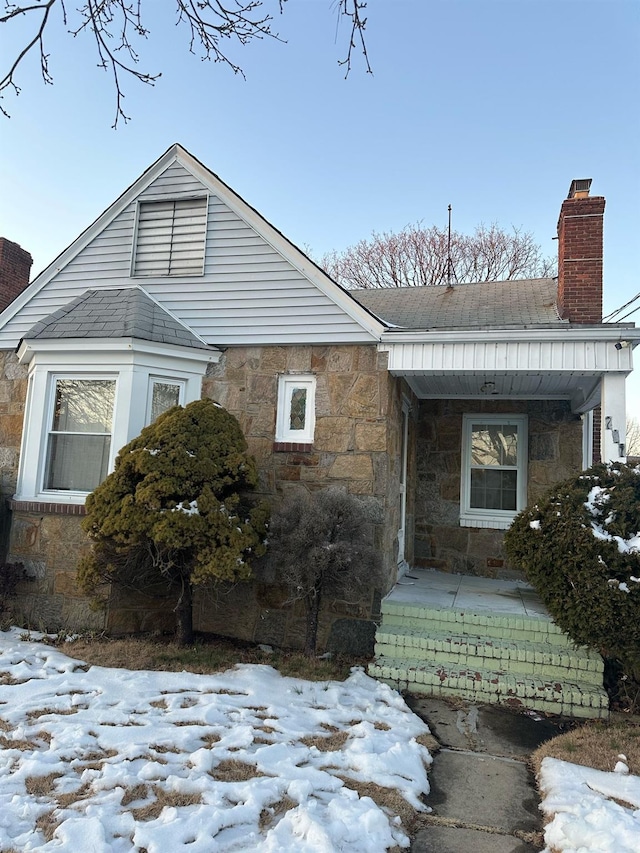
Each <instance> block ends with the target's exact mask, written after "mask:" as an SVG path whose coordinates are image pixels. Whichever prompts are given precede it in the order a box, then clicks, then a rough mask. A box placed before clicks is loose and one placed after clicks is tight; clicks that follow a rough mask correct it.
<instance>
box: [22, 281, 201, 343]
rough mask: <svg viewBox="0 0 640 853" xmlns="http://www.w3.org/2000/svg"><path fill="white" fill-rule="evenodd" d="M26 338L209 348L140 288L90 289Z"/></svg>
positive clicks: (42, 321) (41, 322) (37, 326)
mask: <svg viewBox="0 0 640 853" xmlns="http://www.w3.org/2000/svg"><path fill="white" fill-rule="evenodd" d="M25 338H26V339H27V340H31V339H34V338H137V339H138V340H143V341H154V342H155V343H164V344H173V345H178V346H184V347H194V348H197V349H209V347H208V345H207V344H205V343H203V342H202V341H201V340H200V339H199V338H198V337H196V335H194V334H193V333H192V332H190V331H189V329H187V328H186V327H185V326H183V325H182V324H181V323H179V322H178V321H177V320H176V319H175V318H174V317H172V316H171V315H170V314H168V313H167V312H166V311H165V310H164V309H163V308H161V307H160V306H159V305H158V304H157V303H155V302H154V301H153V300H152V299H151V298H150V297H149V295H148V294H147V293H145V292H144V291H143V290H142V288H140V287H124V288H113V289H104V290H87V291H85V292H84V293H83V294H82V296H78V297H77V298H76V299H74V300H73V301H72V302H69V303H68V304H67V305H65V306H64V307H63V308H60V309H58V310H57V311H54V312H53V313H52V314H50V315H49V316H48V317H45V318H44V320H41V321H40V322H38V323H36V324H35V325H34V326H33V327H32V328H31V329H30V330H29V332H27V334H26V335H25Z"/></svg>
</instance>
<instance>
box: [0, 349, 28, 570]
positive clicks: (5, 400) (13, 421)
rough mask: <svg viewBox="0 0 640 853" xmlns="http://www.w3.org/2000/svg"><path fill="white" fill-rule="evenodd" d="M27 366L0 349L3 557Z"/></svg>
mask: <svg viewBox="0 0 640 853" xmlns="http://www.w3.org/2000/svg"><path fill="white" fill-rule="evenodd" d="M26 397H27V369H26V367H23V366H22V365H21V364H18V359H17V358H16V356H15V354H14V353H13V352H0V552H1V553H0V559H3V560H4V559H5V557H6V555H7V545H8V537H9V519H10V517H9V511H8V509H7V506H6V499H7V498H10V497H11V496H12V495H13V494H15V491H16V484H17V481H18V461H19V458H20V442H21V439H22V421H23V419H24V404H25V400H26Z"/></svg>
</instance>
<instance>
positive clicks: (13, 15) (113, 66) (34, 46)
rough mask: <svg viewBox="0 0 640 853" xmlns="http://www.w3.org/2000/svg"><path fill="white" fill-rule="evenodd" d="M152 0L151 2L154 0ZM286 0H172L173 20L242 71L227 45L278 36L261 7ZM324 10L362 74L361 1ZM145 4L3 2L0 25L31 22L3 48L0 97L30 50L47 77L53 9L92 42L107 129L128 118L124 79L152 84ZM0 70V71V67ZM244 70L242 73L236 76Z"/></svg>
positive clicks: (341, 0) (191, 40)
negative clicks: (341, 30) (344, 31)
mask: <svg viewBox="0 0 640 853" xmlns="http://www.w3.org/2000/svg"><path fill="white" fill-rule="evenodd" d="M156 2H157V0H156ZM286 2H287V0H174V3H175V10H176V23H178V24H181V25H182V26H183V29H184V30H186V33H187V46H188V50H189V51H190V52H191V53H194V54H199V55H200V57H201V58H202V59H206V60H210V61H213V62H221V63H223V64H224V65H227V66H228V67H229V68H230V69H231V70H232V71H233V72H234V73H235V74H243V72H242V68H241V67H240V65H238V64H237V63H236V62H234V61H233V60H232V59H231V56H230V52H229V50H228V46H229V45H230V43H231V42H235V43H236V44H237V45H246V44H249V43H250V42H252V41H255V40H260V39H264V38H273V39H276V40H278V41H281V39H280V37H279V35H278V33H277V32H276V31H275V30H274V29H273V20H274V18H273V14H271V13H270V12H269V11H268V8H267V6H268V5H272V6H273V7H274V8H277V9H278V10H279V12H280V13H282V11H283V8H284V4H285V3H286ZM330 6H331V8H333V10H334V11H335V12H336V14H337V16H338V19H339V20H345V21H347V23H348V31H349V35H348V43H347V48H346V53H345V57H344V59H343V60H341V62H340V64H341V65H343V66H344V67H345V71H346V74H347V75H348V74H349V71H350V70H351V65H352V61H353V54H354V52H355V51H356V50H357V49H360V50H361V52H362V55H363V57H364V63H365V66H366V69H367V71H368V72H370V71H371V67H370V65H369V57H368V54H367V47H366V44H365V38H364V31H365V27H366V23H367V19H366V17H364V12H365V9H366V6H367V3H366V2H363V0H333V2H331V3H330ZM143 7H144V9H145V10H151V11H150V12H149V14H150V15H153V13H154V12H153V3H149V2H148V3H147V4H146V6H145V3H144V0H84V2H83V3H82V5H80V6H79V7H78V8H75V6H72V5H71V6H69V7H67V5H66V3H65V0H25V2H14V0H4V14H3V15H0V24H5V25H8V26H9V27H10V25H11V24H12V23H17V22H18V21H20V20H21V21H23V22H24V20H25V19H26V20H27V21H28V23H29V24H31V30H30V34H29V35H28V36H26V38H24V39H23V40H21V39H20V38H19V39H18V40H17V43H16V45H15V48H14V49H13V50H12V51H11V52H8V54H9V55H8V57H7V58H6V59H7V65H8V68H7V70H6V71H5V73H4V74H3V76H2V78H0V97H3V96H4V92H6V91H7V90H11V91H13V92H14V94H16V95H17V94H19V93H20V87H19V85H18V83H17V82H16V78H17V73H18V70H19V68H20V66H21V64H22V63H23V61H24V60H25V58H26V57H27V56H28V55H29V54H31V53H36V54H37V55H38V56H39V60H40V72H41V74H42V79H43V80H44V82H45V83H50V84H51V83H53V75H52V72H51V68H50V64H49V59H50V56H49V54H48V53H47V50H46V48H45V37H46V35H47V34H48V33H49V32H50V25H51V22H52V20H53V18H54V17H55V15H56V13H57V14H58V16H60V17H61V19H62V22H63V24H64V26H65V27H67V28H68V33H69V35H71V36H74V37H75V36H78V35H80V34H81V33H88V34H89V35H90V36H91V37H92V38H93V39H94V41H95V49H96V54H97V57H98V66H99V67H101V68H103V69H104V70H105V71H107V72H108V73H110V74H111V76H112V78H113V85H114V88H115V93H116V115H115V121H114V125H113V126H114V127H115V126H117V124H118V121H119V120H120V119H122V120H123V121H125V122H126V121H128V120H129V116H127V115H126V114H125V113H124V110H123V103H122V101H123V97H124V90H123V83H122V81H123V79H125V78H127V77H134V78H135V79H137V80H139V81H140V82H141V83H146V84H148V85H153V84H154V83H155V82H156V80H158V78H159V77H160V76H161V72H156V73H151V72H150V71H143V70H142V69H140V68H139V67H138V63H139V61H140V57H139V52H138V51H139V46H140V45H141V44H142V42H143V41H144V40H145V39H148V38H150V37H151V36H152V32H151V29H150V28H149V27H147V25H146V23H143V18H142V12H143ZM12 32H13V31H12V30H10V29H9V31H8V32H7V33H6V34H5V35H6V36H7V37H6V38H5V45H9V44H10V41H11V39H12ZM0 73H1V72H0ZM243 76H244V75H243ZM0 111H2V112H3V113H4V115H5V116H8V115H9V114H8V112H7V110H6V109H5V108H4V107H3V106H2V105H0Z"/></svg>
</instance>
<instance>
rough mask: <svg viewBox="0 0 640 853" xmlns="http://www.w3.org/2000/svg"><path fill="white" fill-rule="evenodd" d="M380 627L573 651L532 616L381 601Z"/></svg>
mask: <svg viewBox="0 0 640 853" xmlns="http://www.w3.org/2000/svg"><path fill="white" fill-rule="evenodd" d="M381 610H382V624H383V625H384V627H385V628H387V627H389V626H391V625H395V626H398V627H403V628H411V629H413V630H417V631H422V632H423V633H425V634H432V633H434V632H435V633H439V634H446V633H455V634H458V635H460V634H470V635H474V636H478V635H481V636H483V637H495V638H498V639H505V640H514V641H516V642H520V641H526V642H531V643H552V644H553V645H557V646H561V647H564V648H573V642H572V641H571V640H570V639H569V637H568V636H567V635H566V634H564V633H563V632H562V631H561V630H560V628H559V627H558V626H557V625H556V624H555V623H554V622H552V621H551V620H550V619H546V618H544V617H535V616H513V615H510V614H497V613H495V612H489V611H471V610H455V609H451V608H446V609H438V608H435V607H433V608H432V607H418V606H415V605H409V604H397V603H394V602H390V601H383V602H382V607H381Z"/></svg>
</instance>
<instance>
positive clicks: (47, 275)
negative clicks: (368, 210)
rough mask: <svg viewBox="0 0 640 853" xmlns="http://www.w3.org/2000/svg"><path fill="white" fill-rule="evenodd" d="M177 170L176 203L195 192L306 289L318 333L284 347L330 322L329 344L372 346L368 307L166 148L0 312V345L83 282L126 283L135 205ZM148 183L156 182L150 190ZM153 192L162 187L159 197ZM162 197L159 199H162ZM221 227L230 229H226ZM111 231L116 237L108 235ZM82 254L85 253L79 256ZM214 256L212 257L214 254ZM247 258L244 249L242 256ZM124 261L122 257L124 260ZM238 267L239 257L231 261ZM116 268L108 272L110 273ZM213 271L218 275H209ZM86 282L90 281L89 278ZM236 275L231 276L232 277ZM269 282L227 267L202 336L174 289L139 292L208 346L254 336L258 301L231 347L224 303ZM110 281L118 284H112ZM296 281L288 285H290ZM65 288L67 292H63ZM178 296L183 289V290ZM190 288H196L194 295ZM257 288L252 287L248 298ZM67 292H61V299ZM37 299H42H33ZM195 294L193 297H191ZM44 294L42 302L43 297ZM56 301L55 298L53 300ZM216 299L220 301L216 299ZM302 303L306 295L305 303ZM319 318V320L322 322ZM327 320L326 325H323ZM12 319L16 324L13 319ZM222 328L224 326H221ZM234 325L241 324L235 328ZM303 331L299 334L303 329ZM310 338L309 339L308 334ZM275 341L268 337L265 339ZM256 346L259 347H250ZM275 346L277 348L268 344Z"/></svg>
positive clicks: (207, 174)
mask: <svg viewBox="0 0 640 853" xmlns="http://www.w3.org/2000/svg"><path fill="white" fill-rule="evenodd" d="M176 165H177V166H179V167H180V169H182V170H183V172H182V174H184V175H188V176H189V180H190V181H191V188H188V189H186V190H183V191H182V192H181V196H184V197H189V195H190V194H191V195H193V192H194V191H195V192H196V193H197V194H198V195H199V194H202V193H204V194H207V193H208V194H209V195H210V197H211V198H215V199H216V200H217V207H216V209H215V211H214V213H213V219H216V221H218V220H219V217H220V216H222V217H223V218H224V212H223V211H221V209H220V208H221V207H222V208H224V210H226V211H227V212H228V213H229V215H230V216H231V217H232V218H234V219H235V222H236V223H237V224H238V225H239V224H241V225H242V227H243V228H245V231H246V232H247V233H248V232H251V233H252V234H254V235H255V239H257V240H259V241H262V243H261V244H262V245H264V246H265V247H266V251H267V252H268V253H271V256H272V257H273V258H277V257H279V258H281V259H283V262H284V264H285V265H286V268H287V271H286V272H285V273H284V274H281V270H282V269H283V265H282V264H281V265H280V267H279V268H277V270H276V273H275V275H276V276H280V278H279V279H278V281H281V280H282V281H284V284H285V285H286V287H285V290H286V289H287V288H289V290H291V289H293V288H294V287H296V286H297V288H298V292H297V293H296V294H294V295H295V296H298V295H301V290H300V288H301V287H302V288H307V290H308V293H309V294H315V296H313V295H312V296H311V300H312V303H313V304H311V302H307V310H306V315H307V317H309V318H311V320H310V321H309V322H310V323H311V324H312V323H313V322H316V323H317V322H318V320H316V319H315V318H320V319H321V320H322V324H323V325H322V329H321V330H320V331H318V330H314V329H311V330H310V329H309V328H308V327H304V323H302V324H301V328H300V331H299V334H298V335H297V337H298V338H299V339H300V340H292V341H291V342H293V343H296V342H304V341H305V340H306V339H307V338H309V339H310V340H315V342H321V340H322V338H323V335H324V336H326V331H327V330H328V329H332V326H331V324H332V322H334V321H335V323H336V324H337V328H336V330H335V337H336V342H338V341H341V342H345V343H350V342H354V343H356V342H373V341H376V340H379V338H380V335H381V333H382V331H384V328H385V326H384V324H383V323H382V322H381V321H380V320H379V319H378V318H376V317H374V316H373V315H372V314H371V313H370V312H369V310H368V309H367V308H365V307H364V306H363V305H361V304H360V303H359V302H357V301H356V300H355V299H353V298H352V296H351V295H350V294H349V293H348V292H347V291H346V290H344V289H343V288H342V287H340V286H339V285H338V284H337V283H336V282H334V281H333V280H332V279H331V278H330V277H329V276H328V275H327V274H326V273H325V272H324V271H323V270H321V269H320V267H318V266H317V265H316V264H315V263H314V262H313V261H312V260H311V259H310V258H308V257H307V256H306V255H305V254H304V253H303V252H302V251H301V250H300V249H298V248H297V247H296V246H295V245H294V244H293V243H291V241H289V240H288V239H287V238H286V237H285V236H284V235H283V234H282V233H281V232H280V231H278V229H276V228H275V227H274V226H273V225H271V224H270V223H269V222H268V221H267V220H266V219H265V218H264V217H263V216H261V215H260V214H259V213H258V211H257V210H256V209H255V208H253V207H252V206H251V205H249V204H248V203H247V202H246V201H245V200H244V199H243V198H242V197H241V196H239V195H238V194H237V193H236V192H235V191H234V190H232V189H231V187H229V186H228V185H227V184H225V183H224V181H222V180H221V179H220V178H219V177H218V176H217V175H216V174H214V173H213V172H211V171H210V170H209V169H207V168H206V167H205V166H204V165H203V164H202V163H201V162H200V161H199V160H197V159H196V158H195V157H193V155H191V154H190V153H189V152H188V151H186V150H185V149H184V148H182V146H180V145H178V144H175V145H172V146H171V147H170V148H169V149H167V151H165V153H164V154H163V155H162V156H161V157H160V158H158V160H156V162H155V163H153V164H152V165H151V166H150V167H149V168H148V169H147V170H146V171H145V172H144V173H143V174H142V175H141V176H140V177H139V178H138V179H137V180H136V181H135V182H134V183H133V184H131V186H130V187H129V188H128V189H127V190H125V192H123V193H122V194H121V195H120V196H119V198H118V199H117V200H116V201H115V202H114V203H113V204H112V205H110V206H109V207H108V208H107V209H106V210H105V211H104V212H103V213H102V214H101V215H100V216H99V217H98V218H97V219H96V220H95V221H94V222H93V223H92V224H91V225H90V226H89V227H88V228H87V229H85V231H84V232H83V233H82V234H81V235H80V236H79V237H78V238H77V239H76V240H75V241H74V242H73V243H72V244H71V245H70V246H69V247H68V248H67V249H65V250H64V251H63V252H62V253H61V254H60V255H59V256H58V257H57V258H56V259H55V260H54V261H53V262H52V263H51V264H50V265H49V266H48V267H47V268H46V269H45V270H44V271H43V272H42V273H40V275H38V276H37V278H36V279H35V280H34V281H33V282H32V283H31V284H30V285H29V286H28V287H27V288H26V289H25V290H24V291H23V293H22V294H20V295H19V296H18V297H17V298H16V299H15V300H14V301H13V302H12V303H11V304H10V305H9V306H8V307H7V308H6V309H5V311H4V312H3V313H2V314H0V346H3V347H6V346H12V345H13V346H15V343H16V342H17V339H19V338H21V337H23V336H24V334H25V332H26V331H27V330H28V329H29V328H30V327H31V326H32V325H33V324H34V323H35V322H36V321H38V320H42V319H44V317H46V316H47V314H48V313H50V312H51V309H52V308H55V309H58V308H60V307H62V305H63V304H65V302H67V301H68V300H69V297H70V295H73V296H77V295H79V294H80V292H81V288H83V287H84V286H85V285H84V282H86V281H87V280H88V282H89V283H90V284H91V285H93V287H94V288H95V289H98V288H99V287H101V286H105V287H109V286H111V287H113V286H114V285H118V284H120V283H125V284H131V283H134V282H132V281H131V274H130V252H131V238H132V234H133V228H134V224H135V215H134V212H135V204H136V202H137V200H138V199H139V198H140V197H142V196H144V197H145V198H146V197H148V198H158V197H159V196H158V192H160V193H162V192H164V193H165V194H167V193H168V194H170V195H173V194H174V192H175V189H176V185H175V178H174V177H173V176H172V174H171V172H172V169H173V168H175V167H176ZM154 182H155V183H154ZM158 187H161V189H160V190H159V189H158ZM165 198H166V195H165ZM227 227H234V225H233V223H232V224H231V225H230V226H227ZM110 229H111V231H112V232H113V233H115V234H116V240H117V239H119V240H120V243H119V244H117V242H115V240H114V241H112V244H111V245H110V247H109V252H108V254H107V255H104V254H100V246H101V245H102V243H101V240H103V239H104V235H105V234H106V233H107V232H109V230H110ZM114 229H115V230H114ZM125 234H126V235H127V239H128V240H129V249H128V254H126V253H125V251H124V243H123V240H124V236H123V235H125ZM85 250H86V252H85ZM216 251H218V250H216ZM225 251H226V252H227V254H226V256H225V257H222V255H223V254H224V252H225ZM228 251H229V250H228V249H224V248H223V249H220V250H219V255H218V256H217V258H218V260H217V263H218V264H220V265H222V264H226V265H227V266H226V270H225V274H226V272H227V271H228V270H229V255H228ZM245 253H246V249H245ZM125 254H126V257H125ZM85 258H86V259H87V264H84V261H83V259H85ZM103 258H106V259H108V260H109V262H110V263H112V261H111V258H116V259H117V264H118V265H119V266H118V273H117V276H116V275H115V273H113V271H112V273H113V274H112V273H110V274H112V278H111V280H110V281H107V280H105V278H104V277H103V280H104V281H105V283H104V285H102V284H101V282H99V281H98V280H97V278H96V277H94V276H93V275H92V272H95V271H98V270H100V266H99V265H100V263H101V261H102V259H103ZM240 260H242V258H239V259H238V261H240ZM265 263H266V264H267V265H269V264H273V261H272V260H271V259H267V261H266V262H265ZM114 269H115V268H114ZM216 272H217V270H216ZM89 275H92V277H91V278H88V276H89ZM65 276H66V280H65V281H64V282H63V284H62V285H61V286H60V293H57V294H53V290H54V289H55V288H56V287H57V283H58V282H60V281H61V280H62V279H64V278H65ZM234 276H235V277H234ZM273 278H274V275H273V274H271V275H270V273H269V270H266V272H265V270H264V268H263V269H262V271H261V272H260V274H259V276H258V278H256V275H255V273H254V272H252V271H249V273H248V277H247V278H243V277H242V275H240V274H238V272H237V270H236V269H235V268H234V271H233V273H232V274H231V275H230V276H227V278H226V279H225V283H226V284H227V285H228V286H227V292H226V293H225V294H224V295H223V296H224V298H226V299H227V304H226V305H225V311H226V313H225V312H224V311H223V315H222V317H221V318H219V317H218V316H215V317H214V316H213V314H211V313H210V314H209V315H208V321H209V322H208V324H207V328H206V331H205V330H204V329H200V328H199V326H198V321H200V320H201V319H202V318H203V317H204V316H205V315H204V314H203V310H202V306H198V307H197V308H194V311H193V312H192V313H191V314H188V313H185V316H182V314H181V312H180V311H178V310H177V308H176V304H175V303H176V297H177V294H176V288H175V287H174V292H173V294H170V293H169V292H168V289H167V288H164V289H163V291H162V293H160V288H159V287H158V284H157V282H154V283H152V282H148V281H145V288H146V289H147V290H148V292H150V293H151V294H152V296H154V297H156V298H158V300H159V301H160V302H161V303H162V304H163V305H164V304H165V301H166V300H165V296H169V297H170V296H173V302H172V301H168V302H167V303H166V304H167V305H168V306H169V307H170V308H171V309H172V311H173V313H174V314H176V316H178V317H180V318H181V320H182V321H183V322H185V323H186V324H187V325H189V326H191V325H192V319H193V320H194V322H193V328H194V330H195V331H196V333H197V334H199V335H200V336H201V337H203V338H204V339H206V340H207V341H209V342H211V343H214V344H217V343H223V344H225V343H226V344H230V343H249V342H250V338H251V335H252V333H255V328H256V325H257V322H256V310H258V309H257V307H256V306H258V305H259V304H260V305H261V304H262V303H259V302H258V301H257V300H254V302H253V307H252V311H253V316H251V311H250V312H249V313H248V314H246V322H245V324H244V327H243V329H242V334H241V336H240V339H239V340H233V339H231V337H232V336H231V337H230V336H229V334H226V336H225V333H227V332H228V329H229V328H230V326H231V325H232V324H233V323H236V322H237V312H234V311H233V310H232V307H231V306H230V305H229V299H230V298H236V297H237V298H238V299H241V298H242V296H243V287H242V283H243V282H244V281H247V282H249V283H253V282H255V281H256V280H257V281H258V289H259V288H262V290H263V291H264V293H262V294H261V296H265V295H266V296H270V291H269V283H270V281H271V280H272V279H273ZM114 279H117V280H114ZM294 279H295V281H294ZM70 284H71V287H70ZM183 289H184V288H183ZM196 289H197V288H196ZM255 290H256V287H254V292H255ZM65 291H66V292H65ZM41 293H43V296H40V294H41ZM193 293H194V294H195V290H193ZM45 295H46V298H44V296H45ZM278 295H279V296H281V297H283V298H284V299H285V305H287V304H288V303H287V300H288V299H289V296H288V294H287V293H284V295H283V294H278ZM53 297H55V298H53ZM221 298H223V297H221ZM306 298H307V300H308V299H309V295H307V296H306ZM297 304H300V305H305V302H304V299H303V300H302V301H300V300H299V301H298V303H297ZM268 313H269V312H263V314H262V315H258V316H261V317H266V316H267V314H268ZM295 317H296V313H295V309H292V310H290V311H289V314H288V316H287V317H285V321H286V323H288V324H289V327H288V329H285V328H284V326H282V335H283V338H284V340H283V341H282V342H287V341H288V340H289V339H290V337H291V335H290V334H289V338H287V334H288V333H290V331H291V327H292V326H293V325H294V324H295ZM323 317H324V318H325V319H322V318H323ZM327 317H328V318H329V319H326V318H327ZM14 318H15V320H14ZM219 319H221V320H222V326H223V328H222V332H223V334H222V335H221V337H220V339H218V329H220V328H221V327H220V324H219V322H218V320H219ZM225 322H226V324H227V325H226V327H224V324H225ZM240 325H241V324H240ZM303 327H304V328H303ZM271 328H272V329H273V330H278V329H279V328H280V327H279V325H278V322H277V319H276V317H272V319H271ZM310 331H311V332H312V333H315V338H313V335H312V334H310ZM271 338H274V335H273V334H272V335H271ZM255 342H258V343H259V342H260V341H259V340H258V341H255ZM271 342H276V341H271Z"/></svg>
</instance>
